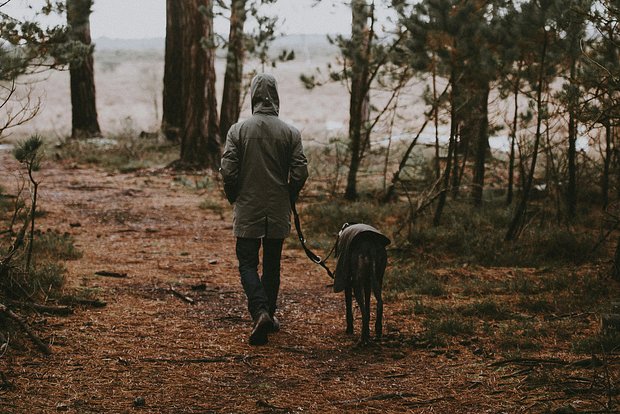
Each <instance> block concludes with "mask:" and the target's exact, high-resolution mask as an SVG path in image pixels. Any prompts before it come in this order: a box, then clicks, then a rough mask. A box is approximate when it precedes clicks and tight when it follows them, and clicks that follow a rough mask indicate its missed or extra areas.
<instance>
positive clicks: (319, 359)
mask: <svg viewBox="0 0 620 414" xmlns="http://www.w3.org/2000/svg"><path fill="white" fill-rule="evenodd" d="M0 165H1V167H0V178H2V180H3V182H5V183H7V184H6V186H7V187H8V185H10V182H11V181H13V177H12V176H11V174H9V171H10V170H11V168H12V166H13V165H14V164H13V161H11V157H10V155H9V153H7V152H2V153H0ZM39 174H40V177H41V178H42V184H41V190H42V192H41V198H40V205H41V206H42V208H43V209H44V210H45V211H46V212H47V215H46V216H45V218H43V219H42V220H41V223H40V226H41V228H42V229H47V228H52V229H56V230H58V231H60V232H65V231H66V232H69V233H71V234H72V235H73V236H74V237H75V240H76V242H77V245H78V247H79V248H80V249H81V250H82V251H83V258H82V259H80V260H77V261H70V262H67V267H68V278H67V289H75V288H78V289H82V290H85V291H90V292H94V293H95V294H96V296H97V297H99V298H101V299H103V300H105V301H106V302H107V303H108V305H107V307H105V308H101V309H84V308H80V309H77V310H76V313H75V314H74V315H73V316H70V317H52V316H45V317H43V316H38V317H35V319H32V320H31V321H32V323H33V326H34V327H35V328H36V329H37V330H38V331H39V332H41V333H42V336H43V337H44V338H45V339H46V340H48V341H50V342H51V343H52V349H53V354H52V355H51V356H49V357H43V356H39V355H34V356H33V354H34V351H32V352H26V351H23V352H18V351H12V352H10V353H9V354H7V355H6V356H5V357H3V358H1V359H0V370H2V371H3V372H5V373H6V374H7V376H8V377H9V378H11V380H12V381H13V383H14V384H15V389H13V390H12V391H6V392H3V393H2V394H0V412H6V413H26V412H29V413H40V412H41V413H43V412H58V411H61V412H72V413H104V412H105V413H122V412H134V411H142V412H148V413H211V412H212V413H240V412H243V413H246V412H278V413H284V412H311V413H329V412H334V413H336V412H383V413H399V412H404V411H416V412H437V413H440V412H443V413H445V412H463V413H465V412H485V411H490V412H497V411H501V410H508V411H515V410H516V407H518V406H519V405H518V404H515V403H511V402H509V400H511V399H512V398H514V397H515V395H514V393H515V392H516V391H515V389H514V388H513V387H512V384H511V383H510V382H507V383H498V379H497V377H496V375H495V373H494V372H493V371H492V370H490V369H489V368H488V366H487V363H488V361H484V360H483V359H482V357H476V356H474V355H472V354H469V355H467V358H462V359H454V353H449V352H448V353H438V352H433V351H432V350H420V349H415V348H414V347H413V346H411V337H412V335H413V333H414V332H415V331H419V330H420V329H421V328H420V327H419V326H417V324H416V320H415V319H414V318H412V315H411V311H410V310H409V311H408V310H406V309H401V307H399V306H398V304H396V303H387V304H386V311H385V327H384V332H386V338H385V339H384V340H383V342H382V343H381V344H379V345H374V346H371V347H369V348H366V349H357V348H355V347H354V345H355V343H356V340H357V337H351V336H347V335H346V334H345V332H344V304H343V302H344V301H343V298H342V297H341V296H340V295H336V294H334V293H332V292H331V291H330V289H329V288H327V287H326V283H327V282H328V279H327V277H326V276H325V275H324V274H323V273H322V269H321V268H319V267H318V266H314V265H312V264H311V263H310V262H309V261H308V260H307V259H306V258H305V256H304V255H303V252H302V251H301V250H291V249H290V248H288V249H287V248H286V247H285V251H284V254H283V263H282V265H283V269H282V287H281V300H280V309H279V311H278V312H279V317H280V320H281V323H282V330H281V332H279V333H278V334H276V335H272V336H271V337H270V342H269V344H268V345H266V346H263V347H251V346H249V345H248V344H247V336H248V333H249V329H250V324H251V322H250V318H249V316H248V314H247V311H246V304H245V296H244V295H243V291H242V289H241V286H240V283H239V281H238V273H237V268H236V266H237V263H236V258H235V255H234V238H233V237H232V231H231V226H230V224H229V220H228V219H227V218H222V217H220V216H219V215H216V214H214V213H211V212H208V211H205V210H201V209H200V208H199V207H198V205H199V203H200V201H202V199H203V198H204V197H205V195H204V194H202V195H200V194H198V193H197V192H196V191H194V190H190V189H188V188H186V187H184V186H182V185H180V184H179V183H178V181H175V180H174V176H173V175H171V174H170V173H169V172H164V171H157V172H156V173H155V172H140V173H134V174H109V173H106V172H104V171H101V170H97V169H90V168H88V169H86V168H76V167H74V166H73V167H72V166H69V165H62V164H55V163H47V164H46V165H45V166H44V168H43V169H42V170H41V172H40V173H39ZM78 223H79V227H77V226H78ZM98 270H108V271H117V272H126V273H127V274H128V277H127V278H125V279H114V278H105V277H100V276H96V275H94V272H96V271H98ZM201 283H204V284H205V285H206V289H205V290H203V291H194V290H192V289H191V287H192V286H193V285H197V284H201ZM171 285H174V286H175V288H176V289H178V290H179V291H182V292H184V293H186V294H187V295H189V296H191V297H192V298H193V299H195V301H196V303H195V304H194V305H191V304H188V303H185V302H183V301H182V300H180V299H179V298H177V297H175V296H173V295H172V294H171V293H170V292H169V291H168V289H169V287H170V286H171ZM356 332H359V319H357V320H356ZM485 395H486V396H488V397H485ZM137 397H142V398H144V400H145V405H144V406H143V407H139V408H138V407H134V399H135V398H137Z"/></svg>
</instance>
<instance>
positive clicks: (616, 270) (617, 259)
mask: <svg viewBox="0 0 620 414" xmlns="http://www.w3.org/2000/svg"><path fill="white" fill-rule="evenodd" d="M611 277H612V278H614V279H615V280H618V281H620V237H618V244H616V253H615V254H614V260H613V262H612V266H611Z"/></svg>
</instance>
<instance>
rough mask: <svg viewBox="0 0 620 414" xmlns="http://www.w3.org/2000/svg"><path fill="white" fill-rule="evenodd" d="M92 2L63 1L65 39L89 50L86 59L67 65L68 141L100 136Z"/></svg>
mask: <svg viewBox="0 0 620 414" xmlns="http://www.w3.org/2000/svg"><path fill="white" fill-rule="evenodd" d="M92 4H93V1H92V0H67V25H68V27H69V37H70V38H71V40H74V41H78V42H81V43H83V44H84V45H86V46H88V47H89V50H88V53H87V54H86V56H83V57H81V58H79V59H77V60H73V61H71V62H70V63H69V75H70V87H71V137H72V138H87V137H92V136H98V135H100V134H101V129H100V128H99V121H98V120H97V106H96V98H95V71H94V62H93V49H92V47H91V38H90V20H89V19H90V13H91V7H92Z"/></svg>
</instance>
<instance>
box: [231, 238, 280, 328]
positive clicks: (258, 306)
mask: <svg viewBox="0 0 620 414" xmlns="http://www.w3.org/2000/svg"><path fill="white" fill-rule="evenodd" d="M261 241H262V244H263V276H262V277H259V275H258V252H259V250H260V246H261ZM283 241H284V240H283V239H247V238H242V237H238V238H237V246H236V251H237V259H238V260H239V274H240V275H241V284H242V285H243V290H244V291H245V295H246V296H247V298H248V310H249V311H250V314H251V315H252V318H254V319H255V318H256V317H257V316H258V314H259V312H261V311H263V310H264V311H267V312H269V315H273V314H274V312H275V311H276V302H277V300H278V290H279V289H280V258H281V256H282V243H283Z"/></svg>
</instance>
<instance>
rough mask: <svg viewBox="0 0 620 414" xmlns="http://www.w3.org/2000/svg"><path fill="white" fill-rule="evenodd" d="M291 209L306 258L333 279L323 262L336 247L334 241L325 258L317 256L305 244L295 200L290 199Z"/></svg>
mask: <svg viewBox="0 0 620 414" xmlns="http://www.w3.org/2000/svg"><path fill="white" fill-rule="evenodd" d="M291 210H293V219H294V221H295V230H297V237H299V241H300V243H301V247H303V249H304V252H306V256H308V258H309V259H310V260H312V261H313V262H314V263H316V264H318V265H319V266H321V267H322V268H323V269H325V270H326V271H327V274H328V276H329V277H331V278H332V279H333V278H334V274H333V273H332V271H331V270H329V268H328V267H327V265H326V264H325V261H326V260H327V259H329V256H331V255H332V253H333V252H334V249H335V248H336V244H335V243H334V247H332V249H331V250H330V251H329V253H328V255H327V257H326V258H325V259H321V257H320V256H317V255H316V254H314V253H313V252H312V251H311V250H310V249H309V248H308V246H306V239H305V238H304V234H303V233H302V232H301V222H300V221H299V214H297V208H295V202H294V201H293V200H291ZM336 242H337V240H336Z"/></svg>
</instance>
